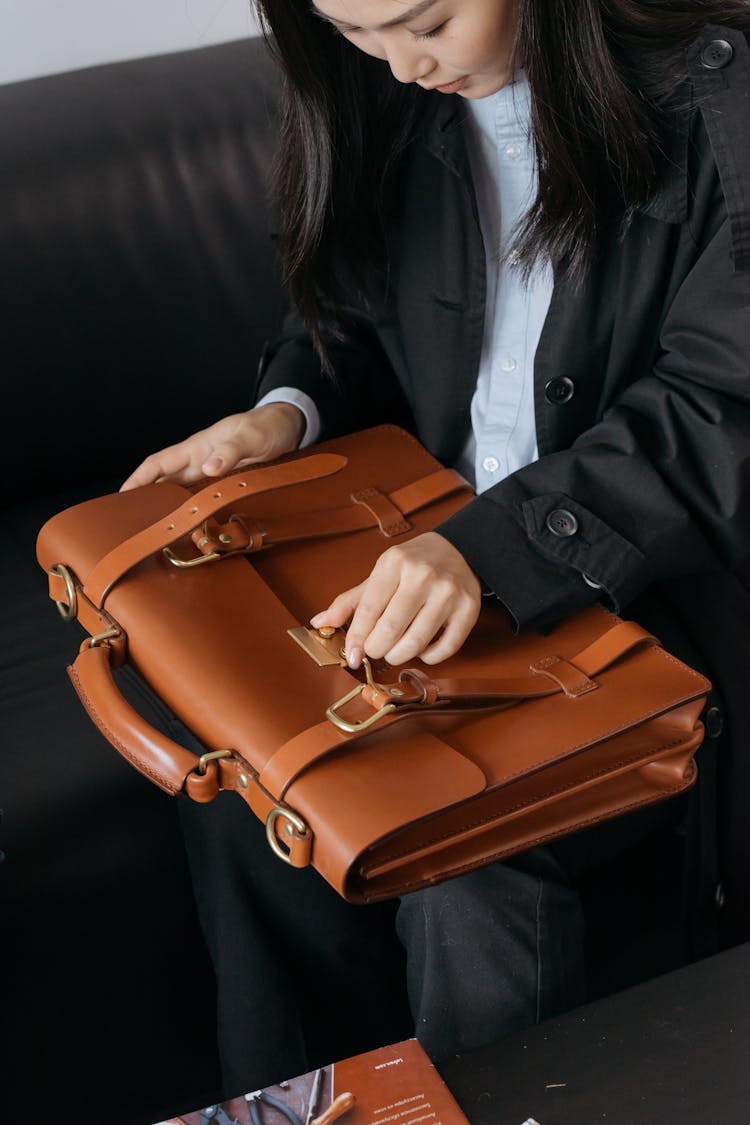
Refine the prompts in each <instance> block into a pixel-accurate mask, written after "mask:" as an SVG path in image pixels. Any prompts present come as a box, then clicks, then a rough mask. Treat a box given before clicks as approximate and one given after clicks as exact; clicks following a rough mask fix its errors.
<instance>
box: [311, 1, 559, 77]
mask: <svg viewBox="0 0 750 1125" xmlns="http://www.w3.org/2000/svg"><path fill="white" fill-rule="evenodd" d="M550 2H551V0H550ZM313 11H314V12H316V13H317V15H319V16H321V17H322V18H323V19H325V20H328V21H329V22H330V23H332V24H333V25H334V27H335V28H336V29H337V30H338V31H339V32H341V34H342V35H343V36H344V38H346V39H348V40H349V41H350V42H351V43H353V44H354V46H355V47H358V48H359V49H360V50H361V51H364V52H365V53H366V54H368V55H373V56H374V58H376V59H384V60H385V61H386V62H387V63H388V65H389V67H390V68H391V71H392V72H393V76H394V78H396V79H398V81H399V82H416V83H417V85H419V86H422V87H423V88H424V89H425V90H439V91H440V92H441V93H443V94H453V93H455V94H460V95H461V96H462V97H464V98H485V97H487V96H488V95H489V94H494V93H496V92H497V91H498V90H499V89H500V88H501V87H502V86H504V85H505V84H506V83H507V82H509V81H510V79H511V78H512V73H511V71H512V66H511V62H510V52H511V49H512V46H513V37H514V33H515V26H516V5H515V2H514V0H414V2H413V0H313Z"/></svg>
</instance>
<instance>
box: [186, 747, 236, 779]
mask: <svg viewBox="0 0 750 1125" xmlns="http://www.w3.org/2000/svg"><path fill="white" fill-rule="evenodd" d="M231 757H232V751H231V750H210V751H209V752H208V753H206V754H201V756H200V758H199V759H198V765H197V766H196V767H195V771H196V773H200V774H204V773H205V772H206V770H207V769H208V763H209V762H214V761H216V759H217V758H231Z"/></svg>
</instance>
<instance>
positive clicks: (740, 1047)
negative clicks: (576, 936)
mask: <svg viewBox="0 0 750 1125" xmlns="http://www.w3.org/2000/svg"><path fill="white" fill-rule="evenodd" d="M438 1069H439V1071H440V1073H441V1074H442V1076H443V1078H444V1079H445V1081H446V1082H447V1084H448V1086H449V1087H450V1089H451V1090H452V1092H453V1094H454V1096H455V1098H456V1100H457V1101H458V1102H459V1104H460V1106H461V1108H462V1109H463V1111H464V1113H465V1114H466V1115H467V1117H468V1118H469V1121H470V1122H471V1125H522V1123H523V1122H525V1121H526V1120H527V1119H528V1118H533V1119H534V1120H536V1121H537V1122H538V1123H539V1125H594V1123H597V1122H606V1123H607V1125H677V1123H679V1125H735V1123H736V1125H750V944H748V945H742V946H739V947H737V948H736V949H732V950H729V951H727V952H725V953H721V954H718V955H717V956H715V957H710V958H707V959H706V960H704V961H700V962H697V963H695V964H693V965H690V966H688V967H687V968H685V969H680V970H678V971H677V972H674V973H669V974H666V975H664V976H662V977H657V978H656V979H654V980H651V981H648V982H647V983H645V984H641V985H638V986H636V987H635V988H631V989H628V990H627V991H625V992H620V993H617V994H616V995H613V996H608V997H606V998H605V999H603V1000H599V1001H597V1002H596V1003H593V1004H589V1005H586V1006H584V1007H581V1008H577V1009H576V1010H575V1011H573V1012H568V1013H567V1014H566V1015H565V1016H562V1017H560V1018H559V1019H556V1020H549V1021H547V1022H546V1023H542V1024H539V1025H537V1026H536V1027H533V1028H531V1029H529V1030H528V1031H525V1032H523V1033H519V1034H517V1035H514V1036H510V1037H508V1038H507V1039H504V1040H502V1041H501V1042H499V1043H497V1044H494V1045H493V1046H490V1047H485V1048H482V1049H481V1050H478V1051H472V1052H469V1053H467V1054H465V1055H462V1056H457V1057H455V1058H452V1059H449V1060H446V1061H445V1062H444V1063H441V1065H440V1066H439V1068H438Z"/></svg>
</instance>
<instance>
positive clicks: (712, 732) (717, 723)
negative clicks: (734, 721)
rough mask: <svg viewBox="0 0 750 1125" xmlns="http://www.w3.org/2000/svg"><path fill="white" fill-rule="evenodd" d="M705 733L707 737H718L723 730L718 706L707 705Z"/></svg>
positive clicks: (722, 720) (722, 718)
mask: <svg viewBox="0 0 750 1125" xmlns="http://www.w3.org/2000/svg"><path fill="white" fill-rule="evenodd" d="M704 726H705V728H706V734H707V735H708V737H709V738H718V737H719V735H720V734H721V732H722V731H723V730H724V716H723V715H722V713H721V711H720V710H719V708H718V707H709V709H708V711H706V718H705V720H704Z"/></svg>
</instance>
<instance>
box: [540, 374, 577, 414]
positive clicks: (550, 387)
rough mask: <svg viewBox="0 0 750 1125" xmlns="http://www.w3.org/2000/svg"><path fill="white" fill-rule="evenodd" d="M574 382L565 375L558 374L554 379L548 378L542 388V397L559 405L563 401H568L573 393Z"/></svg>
mask: <svg viewBox="0 0 750 1125" xmlns="http://www.w3.org/2000/svg"><path fill="white" fill-rule="evenodd" d="M575 389H576V388H575V383H574V382H573V380H572V379H569V378H568V376H567V375H560V376H558V377H557V378H556V379H550V381H549V383H547V385H546V387H545V388H544V397H545V398H546V400H547V402H551V403H552V404H553V405H554V406H561V405H562V404H563V403H565V402H570V400H571V399H572V397H573V395H574V393H575Z"/></svg>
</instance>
